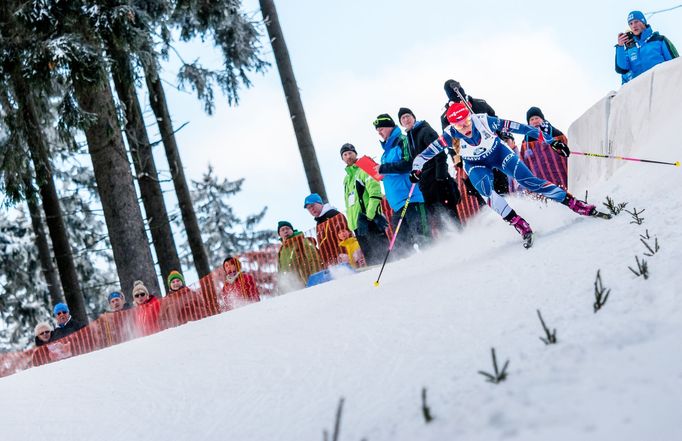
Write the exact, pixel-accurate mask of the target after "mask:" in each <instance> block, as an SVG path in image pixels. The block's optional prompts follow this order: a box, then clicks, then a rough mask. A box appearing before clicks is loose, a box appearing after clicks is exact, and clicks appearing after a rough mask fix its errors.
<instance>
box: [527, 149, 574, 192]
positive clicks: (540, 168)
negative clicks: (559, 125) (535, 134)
mask: <svg viewBox="0 0 682 441" xmlns="http://www.w3.org/2000/svg"><path fill="white" fill-rule="evenodd" d="M554 139H556V140H559V141H561V142H563V143H565V144H568V139H567V138H566V136H564V135H561V136H555V137H554ZM519 156H520V157H521V160H523V162H524V163H525V164H526V165H527V166H528V168H529V169H530V171H531V172H533V174H534V175H535V176H537V177H538V178H542V179H546V180H548V181H549V182H551V183H553V184H556V185H558V186H559V187H561V188H563V189H564V190H566V189H568V158H564V157H563V156H559V155H558V154H557V153H556V152H555V151H554V150H553V149H552V147H550V146H549V144H547V143H546V142H542V141H530V142H528V141H524V142H523V144H521V151H520V155H519Z"/></svg>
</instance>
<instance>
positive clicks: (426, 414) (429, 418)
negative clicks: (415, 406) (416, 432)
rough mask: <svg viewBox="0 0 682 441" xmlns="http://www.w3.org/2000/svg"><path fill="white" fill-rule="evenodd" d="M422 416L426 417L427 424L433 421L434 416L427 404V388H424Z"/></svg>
mask: <svg viewBox="0 0 682 441" xmlns="http://www.w3.org/2000/svg"><path fill="white" fill-rule="evenodd" d="M422 415H424V421H425V422H426V424H428V423H430V422H431V421H433V415H431V409H430V408H429V406H428V404H426V388H425V387H422Z"/></svg>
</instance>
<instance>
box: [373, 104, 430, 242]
mask: <svg viewBox="0 0 682 441" xmlns="http://www.w3.org/2000/svg"><path fill="white" fill-rule="evenodd" d="M373 125H374V128H375V129H376V131H377V133H378V134H379V137H380V138H381V139H382V141H381V147H382V148H383V150H384V154H383V155H381V165H380V166H379V173H380V174H382V175H384V179H383V182H384V192H385V193H386V199H387V200H388V204H389V205H390V206H391V209H392V210H393V216H392V218H391V223H392V224H393V229H394V231H395V227H396V226H397V224H398V220H399V219H400V213H401V211H402V209H403V207H404V206H405V202H406V201H407V195H408V194H409V192H410V187H411V186H412V184H411V183H410V171H411V170H412V160H413V159H414V156H413V155H412V154H411V152H410V149H409V145H408V142H407V138H406V137H405V135H403V132H401V131H400V128H399V127H397V126H396V124H395V122H394V121H393V118H391V117H390V115H388V114H387V113H382V114H381V115H379V116H377V117H376V119H375V120H374V123H373ZM428 231H429V230H428V222H427V220H426V210H425V209H424V196H423V195H422V193H421V191H420V190H419V187H418V186H415V188H414V191H413V192H412V197H411V198H410V204H409V205H408V206H407V211H406V212H405V217H404V218H403V223H402V225H401V226H400V234H398V236H397V237H396V243H395V245H394V246H395V248H396V250H395V251H397V255H401V254H403V253H407V252H408V251H409V249H410V248H412V246H413V245H414V244H415V243H416V244H418V245H422V244H423V243H424V242H425V240H426V237H427V236H428Z"/></svg>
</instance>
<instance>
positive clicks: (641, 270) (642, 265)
mask: <svg viewBox="0 0 682 441" xmlns="http://www.w3.org/2000/svg"><path fill="white" fill-rule="evenodd" d="M635 262H637V271H635V270H634V269H632V267H631V266H628V268H629V269H630V271H632V272H633V273H635V276H637V277H640V276H641V277H644V280H646V279H648V278H649V264H647V263H646V260H644V259H643V258H642V261H641V262H640V261H639V257H637V256H635Z"/></svg>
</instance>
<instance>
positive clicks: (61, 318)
mask: <svg viewBox="0 0 682 441" xmlns="http://www.w3.org/2000/svg"><path fill="white" fill-rule="evenodd" d="M53 312H54V316H55V319H56V320H57V327H56V328H55V330H54V332H53V333H52V338H51V339H50V342H53V341H57V340H59V339H60V338H64V337H66V336H67V335H71V334H73V333H74V332H76V331H78V330H79V329H81V328H83V327H85V325H84V324H82V323H80V322H78V321H76V320H75V319H74V318H73V317H71V314H70V313H69V307H68V306H66V304H64V303H57V304H56V305H55V306H54V310H53Z"/></svg>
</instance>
